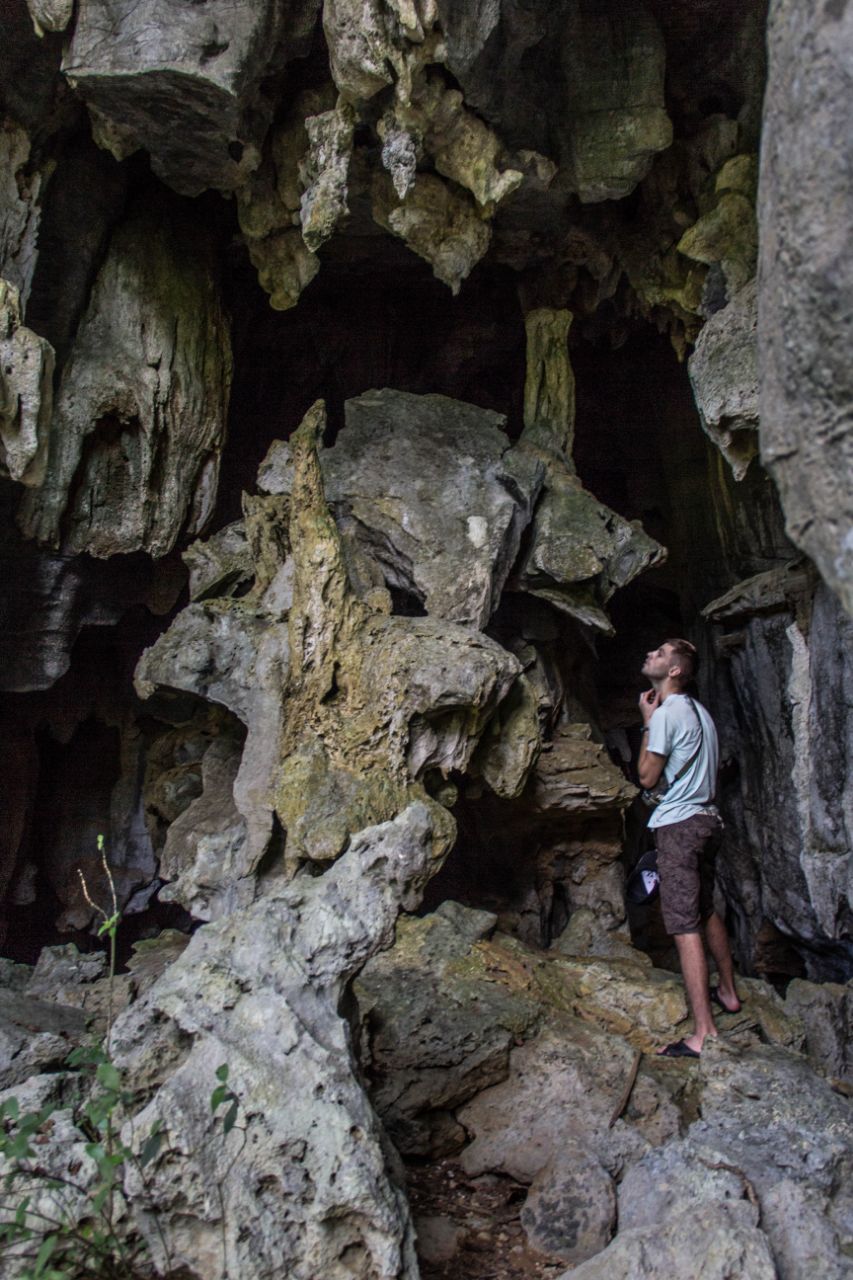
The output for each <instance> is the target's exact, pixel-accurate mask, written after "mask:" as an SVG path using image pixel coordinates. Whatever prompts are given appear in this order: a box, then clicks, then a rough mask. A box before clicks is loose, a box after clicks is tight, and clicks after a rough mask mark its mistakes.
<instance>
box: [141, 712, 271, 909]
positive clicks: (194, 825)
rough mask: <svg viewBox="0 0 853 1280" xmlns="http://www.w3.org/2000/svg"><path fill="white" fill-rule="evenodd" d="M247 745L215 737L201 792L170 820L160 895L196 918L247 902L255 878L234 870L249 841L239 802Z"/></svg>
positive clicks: (203, 765) (206, 758)
mask: <svg viewBox="0 0 853 1280" xmlns="http://www.w3.org/2000/svg"><path fill="white" fill-rule="evenodd" d="M241 755H242V744H241V743H240V742H235V741H234V740H233V739H229V738H227V737H223V738H220V739H218V740H214V741H213V742H212V743H211V745H210V746H209V747H208V749H207V751H206V752H205V754H204V757H203V758H202V762H201V768H202V788H203V790H202V794H201V795H200V796H199V797H198V798H197V799H195V800H193V801H192V802H191V803H190V804H189V805H188V806H187V808H186V809H185V810H184V811H183V812H182V813H181V814H180V815H179V816H178V817H177V818H176V819H175V821H174V822H173V823H172V824H171V825H170V827H169V830H168V832H167V835H166V841H165V844H164V846H163V850H162V852H161V855H160V867H159V875H160V878H161V879H163V880H168V881H169V882H170V883H169V884H167V885H166V887H165V888H164V889H163V890H162V891H161V894H160V900H161V901H163V902H169V901H175V902H181V903H183V904H184V905H185V906H186V907H187V909H188V910H189V911H191V912H192V914H193V916H195V918H196V919H200V920H210V919H216V918H218V917H219V916H223V915H228V914H230V913H231V912H233V911H235V910H236V909H237V908H238V907H240V906H246V905H248V903H249V902H251V900H252V898H253V897H254V892H255V885H254V881H253V880H252V879H251V878H249V877H246V876H240V875H239V874H237V875H235V874H234V871H235V869H236V868H237V867H239V866H240V862H241V853H242V850H243V848H244V846H245V844H246V820H245V818H244V817H243V816H242V814H241V813H240V812H239V811H238V809H237V807H236V804H235V802H234V784H235V781H236V778H237V773H238V770H239V767H240V759H241Z"/></svg>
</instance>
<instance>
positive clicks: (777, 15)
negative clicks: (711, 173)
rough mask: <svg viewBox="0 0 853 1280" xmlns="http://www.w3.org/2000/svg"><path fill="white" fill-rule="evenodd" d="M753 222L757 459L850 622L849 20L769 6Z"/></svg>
mask: <svg viewBox="0 0 853 1280" xmlns="http://www.w3.org/2000/svg"><path fill="white" fill-rule="evenodd" d="M768 48H769V67H768V82H767V92H766V94H765V98H764V127H763V130H762V152H761V179H760V183H759V198H758V217H759V222H760V224H761V231H762V234H761V254H760V264H759V286H758V289H759V325H758V342H759V375H760V379H761V393H760V409H761V456H762V459H763V461H764V463H765V465H766V466H767V467H768V468H769V470H770V472H771V474H772V476H773V478H774V480H775V481H776V483H777V485H778V487H779V492H780V494H781V497H782V506H783V507H784V510H785V519H786V525H787V529H788V532H789V534H790V536H791V538H792V539H793V541H794V542H795V543H796V544H797V546H799V547H800V548H802V550H804V551H806V552H807V553H808V555H809V556H810V557H811V558H812V559H813V560H814V562H815V564H816V565H817V567H818V569H819V570H820V573H821V575H822V577H823V578H824V580H825V581H826V582H827V583H828V584H829V585H830V586H831V587H832V589H833V590H834V591H835V592H837V594H838V596H839V598H840V600H841V601H842V604H843V605H844V607H845V609H846V610H847V612H848V613H853V479H851V477H853V413H851V403H853V386H851V371H850V361H849V359H848V353H849V350H850V344H851V326H853V319H852V318H851V317H853V307H851V299H853V244H852V243H851V242H853V230H851V227H853V220H851V217H850V210H851V207H853V168H851V165H850V147H849V119H848V111H847V99H848V92H849V66H850V58H851V55H853V13H851V11H850V9H849V8H848V7H847V6H845V5H843V4H834V3H833V4H826V5H823V6H821V7H815V6H814V5H812V4H810V3H809V2H808V0H774V2H773V3H772V4H771V6H770V15H769V25H768Z"/></svg>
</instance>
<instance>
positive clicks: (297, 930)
mask: <svg viewBox="0 0 853 1280" xmlns="http://www.w3.org/2000/svg"><path fill="white" fill-rule="evenodd" d="M432 808H434V807H430V808H427V807H426V806H425V805H423V804H420V803H415V804H413V805H411V806H409V807H408V808H407V809H406V810H405V811H404V812H403V813H402V814H401V815H400V816H399V817H397V818H396V819H395V820H394V821H393V822H389V823H385V824H383V825H380V826H378V827H373V828H370V829H368V830H365V831H363V832H361V833H359V834H357V835H354V837H353V839H352V841H351V843H350V846H349V848H348V850H347V852H346V853H345V854H344V855H343V856H342V857H341V858H340V859H339V861H338V862H337V863H336V864H335V865H334V866H333V867H332V868H330V869H329V871H328V872H327V873H326V874H325V875H324V876H322V877H320V878H319V879H312V878H311V877H307V878H301V879H300V880H299V881H298V882H296V883H294V884H292V885H289V886H285V885H282V884H281V883H280V884H279V887H278V888H277V889H275V890H273V891H271V893H270V894H269V896H267V897H265V898H263V899H261V900H260V901H258V902H256V903H254V904H253V905H252V906H250V907H248V908H244V909H242V910H238V911H236V912H235V913H234V914H232V915H231V916H230V917H229V918H228V919H227V920H223V921H221V922H218V923H216V924H209V925H205V926H203V927H202V928H201V929H199V930H198V931H197V932H196V933H195V934H194V935H193V937H192V939H191V941H190V943H189V945H188V946H187V948H186V950H185V951H184V952H183V954H182V955H181V957H180V958H179V959H178V960H177V961H176V962H175V963H174V964H172V965H171V966H170V967H169V969H167V971H166V972H165V973H164V975H163V976H162V977H161V978H160V979H159V980H158V981H157V982H156V983H155V984H154V986H153V987H151V988H150V989H149V991H148V992H147V993H146V995H145V996H144V997H143V998H142V1000H140V1001H139V1002H138V1003H137V1004H136V1005H134V1006H133V1007H132V1008H131V1009H130V1010H128V1012H127V1013H126V1014H124V1015H123V1016H122V1017H121V1018H120V1019H119V1020H118V1022H117V1023H116V1025H115V1028H114V1032H113V1038H112V1046H113V1054H114V1057H115V1060H116V1062H117V1064H118V1065H119V1067H120V1068H121V1069H122V1070H123V1071H124V1072H125V1073H126V1075H127V1078H128V1080H129V1081H130V1082H131V1083H132V1085H133V1086H135V1087H137V1088H145V1089H146V1090H148V1091H150V1092H151V1094H152V1096H151V1100H150V1102H148V1104H147V1105H146V1106H145V1107H144V1108H143V1109H142V1110H141V1111H140V1112H138V1113H137V1114H136V1115H134V1117H133V1120H132V1125H130V1124H129V1125H128V1127H127V1128H126V1130H125V1131H124V1134H123V1136H124V1139H125V1141H127V1142H129V1143H131V1144H134V1145H138V1143H139V1142H140V1141H141V1138H140V1135H144V1134H146V1133H147V1132H149V1130H150V1127H151V1125H152V1123H153V1122H154V1121H155V1119H159V1120H161V1121H162V1122H163V1125H164V1131H165V1135H166V1140H165V1141H164V1143H163V1147H162V1150H161V1154H160V1156H159V1157H157V1158H156V1159H155V1160H154V1161H152V1162H151V1163H149V1164H148V1165H147V1166H146V1168H145V1176H144V1178H143V1177H140V1176H139V1175H138V1173H137V1172H136V1170H135V1169H129V1170H128V1171H127V1174H126V1183H125V1190H126V1193H127V1194H128V1195H129V1197H130V1203H131V1206H132V1209H133V1211H134V1213H135V1214H138V1218H137V1221H138V1225H139V1228H140V1230H141V1231H142V1232H143V1233H144V1235H145V1236H146V1239H147V1240H148V1244H149V1247H150V1249H151V1252H152V1256H153V1258H154V1260H155V1262H156V1263H157V1264H158V1265H160V1266H162V1265H163V1262H164V1258H163V1243H162V1240H161V1238H160V1236H159V1233H158V1230H157V1229H156V1228H155V1225H154V1221H153V1219H152V1218H151V1216H150V1211H151V1210H153V1209H155V1208H156V1211H157V1220H158V1223H159V1229H160V1230H162V1232H163V1235H164V1237H165V1241H166V1243H167V1245H168V1248H169V1252H170V1254H171V1259H172V1265H173V1266H174V1265H179V1266H183V1267H185V1268H186V1269H187V1271H188V1272H189V1273H190V1274H192V1275H199V1276H200V1275H204V1277H205V1280H217V1277H220V1276H224V1275H225V1274H226V1272H227V1271H228V1270H229V1268H233V1267H237V1268H238V1270H239V1272H240V1275H241V1276H245V1277H246V1278H247V1280H261V1278H262V1277H263V1278H265V1280H272V1277H273V1276H275V1275H279V1274H280V1273H281V1269H282V1267H284V1268H285V1269H287V1271H288V1273H289V1274H291V1275H293V1276H294V1277H295V1278H297V1277H298V1278H300V1280H315V1277H317V1276H320V1275H322V1276H328V1277H330V1278H331V1277H337V1278H338V1280H344V1278H345V1277H347V1276H350V1275H352V1274H353V1268H354V1267H355V1266H358V1268H359V1269H360V1270H361V1271H363V1273H364V1274H365V1275H367V1274H371V1275H374V1276H376V1277H377V1280H380V1278H381V1280H398V1278H400V1280H402V1278H403V1277H407V1278H408V1277H413V1276H414V1275H415V1274H416V1269H415V1262H414V1250H413V1243H412V1228H411V1223H410V1220H409V1215H408V1211H407V1208H406V1204H405V1199H404V1197H403V1195H402V1192H401V1191H399V1190H398V1189H397V1187H396V1186H395V1185H394V1183H393V1180H392V1179H393V1174H392V1175H391V1176H390V1177H389V1173H388V1171H387V1167H388V1153H387V1152H386V1151H385V1150H384V1149H383V1143H382V1135H381V1131H380V1129H379V1127H378V1124H377V1122H376V1120H375V1118H374V1115H373V1113H372V1111H371V1108H370V1106H369V1103H368V1101H367V1099H366V1097H365V1095H364V1093H363V1092H362V1089H361V1087H360V1085H359V1084H358V1083H357V1079H356V1075H355V1067H354V1062H353V1060H352V1054H351V1049H350V1045H349V1037H348V1029H347V1026H346V1023H345V1022H344V1021H343V1020H342V1019H341V1018H340V1016H339V1013H338V1007H339V1002H340V1000H341V997H342V995H343V991H344V988H345V986H346V983H347V982H348V981H349V980H350V979H351V978H352V976H353V974H354V973H356V972H357V971H358V970H359V968H360V967H361V966H362V965H363V964H364V963H365V961H366V960H367V959H368V958H369V957H370V955H371V954H372V953H373V952H374V951H376V949H377V948H379V947H380V946H382V945H384V944H387V942H388V941H389V940H390V938H391V935H392V931H393V926H394V919H395V917H396V914H397V912H398V910H399V907H400V905H401V903H402V904H403V905H410V906H413V905H414V904H415V903H416V901H417V898H418V894H419V891H420V888H421V886H422V885H423V883H424V882H425V880H426V878H427V877H428V876H429V875H430V873H431V871H432V870H434V867H435V862H436V859H438V858H440V856H441V855H442V853H443V852H444V851H445V849H446V840H445V839H444V837H443V836H442V835H440V834H439V833H438V832H437V831H436V830H435V829H434V828H433V825H432ZM439 812H440V811H439ZM259 975H262V980H260V981H259ZM221 1063H227V1064H228V1066H229V1086H230V1087H231V1088H232V1089H233V1091H234V1093H235V1094H236V1096H237V1097H238V1099H239V1107H240V1113H239V1123H238V1127H237V1128H236V1129H235V1130H232V1133H231V1134H230V1135H229V1136H228V1137H225V1136H224V1135H223V1134H222V1131H221V1128H220V1126H219V1123H218V1122H217V1121H216V1119H215V1118H214V1117H213V1115H212V1114H211V1111H210V1107H209V1103H208V1099H209V1095H210V1090H211V1087H212V1086H213V1085H214V1084H215V1080H216V1077H215V1071H216V1068H217V1067H218V1066H219V1065H220V1064H221ZM238 1156H239V1159H238V1158H237V1157H238ZM213 1187H218V1188H219V1192H218V1195H214V1196H211V1188H213ZM223 1233H224V1237H225V1246H226V1247H225V1250H224V1254H225V1256H227V1259H228V1260H229V1261H228V1262H227V1263H226V1261H225V1257H224V1256H223V1248H222V1239H223Z"/></svg>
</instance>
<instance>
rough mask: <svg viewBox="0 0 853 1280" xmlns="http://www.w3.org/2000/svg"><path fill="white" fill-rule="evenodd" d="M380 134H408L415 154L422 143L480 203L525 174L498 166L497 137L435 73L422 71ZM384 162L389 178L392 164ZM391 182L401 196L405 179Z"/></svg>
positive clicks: (498, 196)
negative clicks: (420, 77) (419, 78)
mask: <svg viewBox="0 0 853 1280" xmlns="http://www.w3.org/2000/svg"><path fill="white" fill-rule="evenodd" d="M381 133H382V134H384V136H385V137H386V138H387V137H388V136H389V135H390V136H391V137H396V138H397V139H399V138H400V137H401V136H402V135H407V136H408V137H409V138H410V139H411V147H412V149H413V151H414V153H415V154H417V151H418V150H419V149H420V148H421V147H422V148H424V149H425V150H426V152H427V153H428V154H429V155H430V156H431V157H432V158H433V160H434V161H435V167H436V169H437V170H438V172H439V173H440V174H442V175H443V176H444V177H445V178H449V179H451V181H453V182H455V183H457V184H458V185H459V186H460V187H465V188H466V190H468V191H470V192H471V194H472V195H473V197H474V199H475V200H476V201H477V203H478V205H480V206H481V208H486V207H487V206H492V205H493V204H498V203H500V201H501V200H504V199H505V198H506V197H507V196H508V195H510V194H511V193H512V192H513V191H515V190H516V188H517V187H518V186H519V184H520V183H521V182H522V180H523V176H524V175H523V174H522V173H520V172H519V171H518V170H517V169H505V170H503V171H501V170H500V169H499V168H498V160H499V158H500V155H501V152H502V147H501V143H500V139H499V138H498V137H497V135H496V134H494V133H493V132H492V130H491V129H489V128H488V126H487V125H486V124H484V123H483V121H482V120H480V119H479V118H478V117H477V116H475V115H474V114H473V113H472V112H471V111H467V110H466V109H465V106H464V99H463V96H462V94H461V93H460V92H459V90H458V89H448V88H447V87H446V85H445V83H444V81H443V80H442V79H441V78H439V77H438V76H434V75H433V76H429V75H427V76H425V77H424V78H423V80H422V81H420V82H419V83H418V84H416V85H415V86H413V89H412V92H411V94H410V95H409V96H408V98H407V100H406V101H405V102H403V103H398V104H397V105H396V106H395V108H394V109H393V110H392V111H391V112H389V113H388V114H387V115H386V116H385V117H383V121H382V129H381ZM399 146H400V143H399V141H398V143H397V148H399ZM396 154H398V151H397V150H396V149H395V152H394V155H396ZM385 167H386V168H387V169H388V170H389V172H391V174H392V177H393V175H394V167H393V164H390V163H388V164H386V165H385ZM398 171H399V164H398ZM413 181H415V179H414V178H413ZM417 181H420V179H417ZM394 185H395V189H396V191H397V195H398V196H399V197H400V199H401V200H402V199H404V197H405V196H406V194H407V193H408V190H409V189H410V183H408V182H403V183H400V182H399V181H397V182H395V184H394ZM401 187H402V188H403V189H401Z"/></svg>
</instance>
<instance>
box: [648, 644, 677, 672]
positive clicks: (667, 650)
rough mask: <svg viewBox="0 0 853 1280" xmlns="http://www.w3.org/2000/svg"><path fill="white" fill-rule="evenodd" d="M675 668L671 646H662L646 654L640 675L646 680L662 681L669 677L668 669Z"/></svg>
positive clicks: (675, 663)
mask: <svg viewBox="0 0 853 1280" xmlns="http://www.w3.org/2000/svg"><path fill="white" fill-rule="evenodd" d="M676 666H678V663H677V662H675V661H674V660H673V654H672V645H670V644H662V645H661V646H660V647H659V648H657V649H650V650H649V652H648V653H647V654H646V660H645V662H644V663H643V666H642V670H641V674H642V675H644V676H645V677H646V678H647V679H648V680H663V679H664V678H665V677H666V676H668V675H669V671H670V668H671V667H676Z"/></svg>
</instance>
